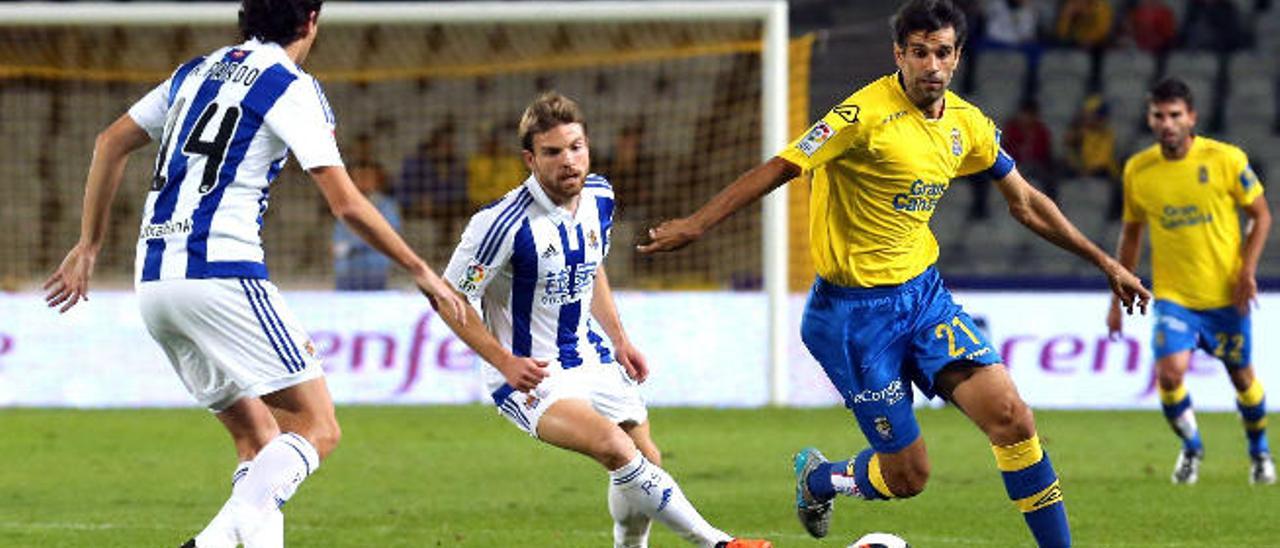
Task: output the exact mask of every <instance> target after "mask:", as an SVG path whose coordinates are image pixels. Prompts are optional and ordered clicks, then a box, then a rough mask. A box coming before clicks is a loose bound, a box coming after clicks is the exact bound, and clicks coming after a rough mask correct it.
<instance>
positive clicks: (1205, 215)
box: [1107, 78, 1276, 484]
mask: <svg viewBox="0 0 1280 548" xmlns="http://www.w3.org/2000/svg"><path fill="white" fill-rule="evenodd" d="M1147 125H1148V126H1150V127H1151V132H1152V133H1153V134H1154V135H1155V137H1156V143H1154V144H1152V145H1151V146H1150V147H1147V148H1146V149H1144V150H1142V151H1141V152H1138V153H1137V154H1134V155H1133V157H1132V158H1129V161H1128V162H1126V163H1125V166H1124V226H1123V227H1122V228H1121V232H1120V242H1119V244H1118V246H1117V247H1118V250H1117V252H1116V256H1117V258H1118V259H1119V260H1120V263H1121V264H1123V265H1124V266H1125V267H1126V268H1128V269H1130V270H1132V269H1134V268H1137V266H1138V259H1139V255H1140V253H1141V249H1140V246H1141V245H1142V230H1143V227H1146V226H1149V227H1151V265H1152V271H1153V272H1152V283H1153V286H1154V287H1153V288H1154V290H1155V294H1156V303H1155V329H1154V333H1152V341H1151V342H1152V349H1153V350H1154V351H1155V357H1156V385H1157V390H1158V392H1159V394H1160V406H1161V408H1162V410H1163V411H1164V416H1165V419H1166V420H1168V421H1169V425H1170V426H1172V427H1173V431H1174V433H1175V434H1177V435H1178V437H1179V438H1181V439H1182V450H1181V451H1179V452H1178V459H1177V462H1176V463H1175V464H1174V468H1173V475H1172V479H1173V482H1174V483H1181V484H1190V483H1195V482H1196V480H1197V479H1198V478H1199V475H1200V462H1201V461H1202V460H1203V459H1204V443H1203V441H1201V439H1200V430H1199V428H1198V427H1197V425H1196V420H1195V413H1194V412H1193V411H1192V407H1191V395H1190V394H1189V393H1188V392H1187V387H1186V385H1185V384H1183V377H1184V376H1185V375H1186V372H1187V367H1188V366H1189V364H1190V361H1191V351H1192V350H1194V349H1196V348H1201V349H1203V350H1205V351H1206V352H1208V353H1210V354H1212V355H1213V356H1214V357H1216V358H1218V359H1219V360H1222V363H1223V365H1225V366H1226V368H1227V374H1228V375H1229V376H1230V377H1231V384H1232V385H1233V386H1235V389H1236V407H1237V408H1238V409H1239V410H1240V418H1241V419H1242V421H1243V423H1244V430H1245V438H1246V440H1247V441H1248V449H1249V459H1250V461H1251V464H1250V467H1249V481H1250V482H1251V483H1263V484H1271V483H1275V481H1276V467H1275V463H1274V462H1273V461H1272V459H1271V450H1270V447H1269V445H1268V443H1267V407H1266V398H1265V394H1264V392H1263V390H1262V382H1260V381H1259V380H1258V379H1257V377H1256V375H1255V374H1254V370H1253V366H1252V363H1251V361H1250V354H1251V350H1252V346H1253V333H1252V325H1251V322H1250V320H1249V308H1250V306H1251V304H1252V302H1253V300H1254V299H1255V298H1256V297H1257V295H1258V283H1257V281H1256V280H1255V278H1254V275H1255V273H1256V272H1257V268H1258V259H1259V258H1260V257H1261V256H1262V248H1263V246H1265V245H1266V242H1267V233H1268V232H1270V231H1271V210H1270V208H1269V207H1268V206H1267V200H1266V198H1265V197H1263V195H1262V183H1261V182H1260V181H1258V177H1257V176H1256V175H1254V173H1253V170H1252V169H1250V167H1249V159H1248V158H1247V157H1246V156H1245V154H1244V151H1242V150H1240V149H1239V148H1236V147H1234V146H1232V145H1229V144H1227V143H1223V142H1221V141H1215V140H1213V139H1210V138H1208V137H1202V136H1199V135H1196V134H1195V125H1196V110H1195V104H1194V101H1193V100H1192V96H1191V88H1189V87H1187V84H1185V83H1183V82H1182V81H1180V80H1177V79H1173V78H1171V79H1167V80H1165V81H1163V82H1160V83H1159V84H1157V85H1156V86H1155V87H1154V88H1152V90H1151V94H1150V95H1149V96H1148V98H1147ZM1237 209H1241V210H1243V211H1244V213H1245V216H1246V217H1247V218H1248V228H1246V230H1245V233H1246V234H1247V237H1246V238H1245V239H1244V242H1243V245H1242V242H1241V238H1240V217H1239V215H1238V214H1237V212H1236V211H1237ZM1121 327H1122V317H1121V315H1120V310H1119V306H1118V305H1116V304H1114V303H1113V304H1112V306H1111V311H1110V313H1109V314H1107V329H1108V330H1109V331H1110V332H1111V334H1112V335H1113V336H1114V335H1116V334H1118V333H1120V330H1121Z"/></svg>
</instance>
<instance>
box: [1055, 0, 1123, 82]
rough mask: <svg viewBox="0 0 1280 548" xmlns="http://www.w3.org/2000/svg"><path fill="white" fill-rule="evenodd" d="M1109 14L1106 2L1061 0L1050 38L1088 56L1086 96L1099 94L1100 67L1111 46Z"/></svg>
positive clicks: (1110, 18) (1109, 4)
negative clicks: (1052, 36) (1086, 52)
mask: <svg viewBox="0 0 1280 548" xmlns="http://www.w3.org/2000/svg"><path fill="white" fill-rule="evenodd" d="M1111 24H1112V13H1111V3H1110V2H1108V1H1107V0H1063V2H1062V3H1061V4H1060V5H1059V8H1058V21H1057V24H1056V25H1054V34H1056V35H1057V37H1058V40H1060V41H1061V42H1062V43H1063V44H1065V45H1069V46H1074V47H1078V48H1080V49H1083V50H1086V51H1088V52H1089V79H1088V81H1087V84H1086V86H1087V89H1088V90H1089V92H1090V93H1099V92H1101V91H1102V63H1103V60H1104V54H1105V53H1106V48H1107V46H1108V45H1109V44H1110V42H1111Z"/></svg>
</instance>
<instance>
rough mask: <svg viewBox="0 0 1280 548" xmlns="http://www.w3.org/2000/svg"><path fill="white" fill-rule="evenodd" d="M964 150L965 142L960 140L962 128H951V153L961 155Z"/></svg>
mask: <svg viewBox="0 0 1280 548" xmlns="http://www.w3.org/2000/svg"><path fill="white" fill-rule="evenodd" d="M963 152H964V143H962V142H961V141H960V128H958V127H953V128H951V154H954V155H956V156H959V155H960V154H962V153H963Z"/></svg>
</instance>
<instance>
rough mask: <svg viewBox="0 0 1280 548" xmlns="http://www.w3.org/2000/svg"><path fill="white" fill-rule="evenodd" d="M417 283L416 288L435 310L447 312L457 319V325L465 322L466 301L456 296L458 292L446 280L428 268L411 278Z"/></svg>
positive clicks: (442, 312)
mask: <svg viewBox="0 0 1280 548" xmlns="http://www.w3.org/2000/svg"><path fill="white" fill-rule="evenodd" d="M413 283H415V284H417V286H418V290H419V291H422V294H423V295H425V296H426V297H427V300H428V301H431V306H432V307H433V308H435V309H436V312H439V313H441V314H448V315H449V316H450V317H452V318H453V319H455V320H457V321H458V324H459V325H466V324H467V306H468V305H467V303H466V301H464V300H463V299H462V297H460V296H458V292H456V291H454V290H453V288H452V287H450V286H449V283H448V282H445V281H444V280H442V279H440V276H437V275H436V273H435V272H431V271H430V270H428V271H427V272H426V273H425V274H423V275H421V276H418V277H417V278H415V279H414V280H413Z"/></svg>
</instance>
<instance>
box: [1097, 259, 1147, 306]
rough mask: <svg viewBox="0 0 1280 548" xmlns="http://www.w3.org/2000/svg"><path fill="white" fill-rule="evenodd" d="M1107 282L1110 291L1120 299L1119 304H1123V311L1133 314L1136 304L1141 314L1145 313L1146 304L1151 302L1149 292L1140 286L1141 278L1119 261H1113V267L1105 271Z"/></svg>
mask: <svg viewBox="0 0 1280 548" xmlns="http://www.w3.org/2000/svg"><path fill="white" fill-rule="evenodd" d="M1107 282H1108V283H1110V284H1111V292H1112V293H1114V294H1115V296H1116V298H1117V299H1119V300H1120V304H1122V305H1124V310H1125V312H1128V313H1130V314H1133V307H1134V306H1135V305H1137V307H1138V309H1139V310H1141V311H1142V314H1143V315H1146V313H1147V304H1148V303H1150V302H1151V292H1150V291H1147V288H1145V287H1143V286H1142V280H1139V279H1138V277H1137V276H1134V275H1133V273H1132V272H1129V270H1128V269H1126V268H1124V267H1123V266H1120V264H1119V263H1115V266H1114V268H1111V269H1110V271H1109V272H1107Z"/></svg>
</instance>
